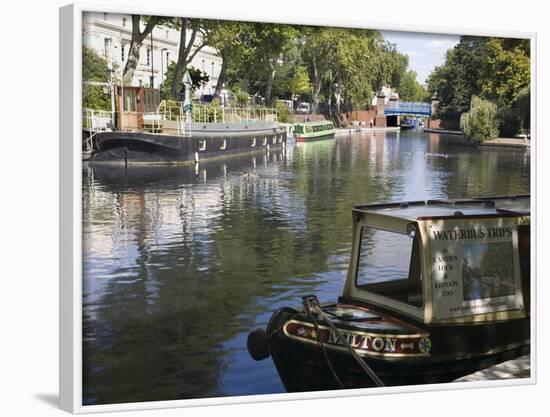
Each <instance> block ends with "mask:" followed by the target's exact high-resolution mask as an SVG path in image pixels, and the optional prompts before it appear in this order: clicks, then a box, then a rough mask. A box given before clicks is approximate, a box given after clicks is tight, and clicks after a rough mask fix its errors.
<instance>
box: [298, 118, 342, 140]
mask: <svg viewBox="0 0 550 417" xmlns="http://www.w3.org/2000/svg"><path fill="white" fill-rule="evenodd" d="M292 131H293V132H294V137H295V138H296V142H308V141H311V140H317V139H326V138H329V137H334V133H335V132H336V130H335V129H334V124H333V123H332V122H331V121H327V120H324V121H322V122H304V123H295V124H294V126H293V128H292Z"/></svg>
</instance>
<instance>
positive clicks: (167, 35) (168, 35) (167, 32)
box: [165, 30, 170, 39]
mask: <svg viewBox="0 0 550 417" xmlns="http://www.w3.org/2000/svg"><path fill="white" fill-rule="evenodd" d="M165 33H166V39H168V38H169V37H170V31H169V30H167V31H166V32H165Z"/></svg>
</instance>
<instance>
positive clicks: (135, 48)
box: [122, 15, 159, 85]
mask: <svg viewBox="0 0 550 417" xmlns="http://www.w3.org/2000/svg"><path fill="white" fill-rule="evenodd" d="M158 20H159V18H158V17H157V16H151V18H150V19H149V21H148V22H147V25H146V26H145V29H143V32H141V31H140V28H139V26H140V22H141V16H140V15H132V40H131V41H130V50H129V51H128V59H127V60H126V65H125V66H124V72H123V74H122V77H123V78H124V83H125V84H130V85H131V84H132V79H133V78H134V72H135V70H136V68H137V65H138V63H139V51H140V49H141V45H142V44H143V41H144V40H145V38H146V37H147V36H149V35H150V34H151V32H152V31H153V29H154V28H155V26H156V25H157V23H158ZM151 53H153V51H151Z"/></svg>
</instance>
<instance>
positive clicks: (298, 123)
mask: <svg viewBox="0 0 550 417" xmlns="http://www.w3.org/2000/svg"><path fill="white" fill-rule="evenodd" d="M294 124H295V125H304V126H306V125H307V126H314V125H328V124H331V125H332V124H333V123H332V122H331V121H330V120H318V121H316V122H296V123H294Z"/></svg>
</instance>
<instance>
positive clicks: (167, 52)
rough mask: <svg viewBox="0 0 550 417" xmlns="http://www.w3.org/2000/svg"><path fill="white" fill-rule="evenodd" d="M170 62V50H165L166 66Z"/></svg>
mask: <svg viewBox="0 0 550 417" xmlns="http://www.w3.org/2000/svg"><path fill="white" fill-rule="evenodd" d="M169 64H170V51H166V66H168V65H169Z"/></svg>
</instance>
